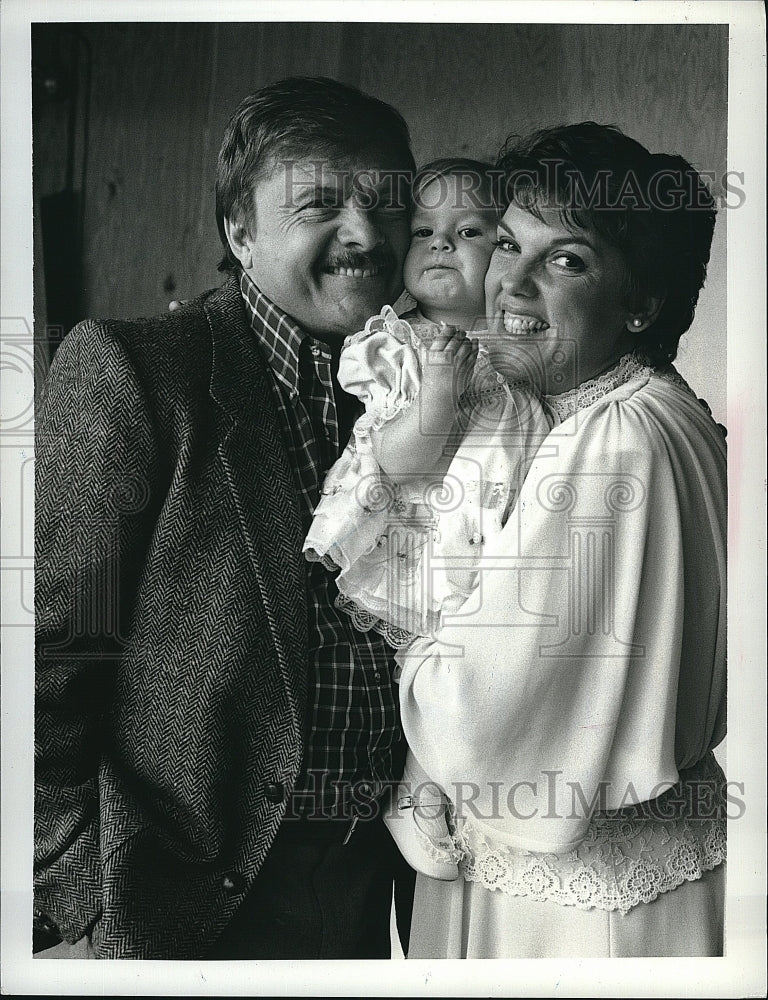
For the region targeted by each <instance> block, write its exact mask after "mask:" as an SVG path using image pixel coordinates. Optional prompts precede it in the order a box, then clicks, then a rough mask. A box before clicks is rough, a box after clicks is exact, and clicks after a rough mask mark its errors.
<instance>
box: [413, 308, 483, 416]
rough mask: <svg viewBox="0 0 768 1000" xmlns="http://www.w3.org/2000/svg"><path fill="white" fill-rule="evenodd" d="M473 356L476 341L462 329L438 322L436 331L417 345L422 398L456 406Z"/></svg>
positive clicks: (474, 354) (472, 366)
mask: <svg viewBox="0 0 768 1000" xmlns="http://www.w3.org/2000/svg"><path fill="white" fill-rule="evenodd" d="M476 360H477V342H476V341H473V340H470V339H469V337H467V334H466V333H465V331H464V330H459V329H458V328H457V327H455V326H448V325H447V324H445V323H443V324H441V329H440V332H439V333H438V334H437V336H436V337H435V338H434V339H433V340H432V341H431V342H430V343H429V344H428V345H427V344H424V345H423V346H422V349H421V367H422V386H421V391H422V394H423V396H424V399H425V400H430V401H436V400H435V397H438V398H439V400H440V401H441V402H442V403H443V404H445V405H446V406H448V405H450V406H452V407H453V408H454V409H456V408H457V406H458V402H459V399H460V397H461V396H462V394H463V393H464V391H465V390H466V388H467V386H468V385H469V382H470V379H471V378H472V373H473V371H474V368H475V362H476Z"/></svg>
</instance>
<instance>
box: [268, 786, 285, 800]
mask: <svg viewBox="0 0 768 1000" xmlns="http://www.w3.org/2000/svg"><path fill="white" fill-rule="evenodd" d="M264 797H265V798H266V799H268V800H269V801H270V802H282V801H283V799H284V798H285V787H284V786H283V783H282V782H281V781H271V782H270V783H269V784H267V785H265V786H264Z"/></svg>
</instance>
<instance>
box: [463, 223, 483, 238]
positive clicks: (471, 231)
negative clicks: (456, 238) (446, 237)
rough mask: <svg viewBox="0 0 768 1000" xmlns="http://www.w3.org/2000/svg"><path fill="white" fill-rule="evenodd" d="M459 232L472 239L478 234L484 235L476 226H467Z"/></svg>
mask: <svg viewBox="0 0 768 1000" xmlns="http://www.w3.org/2000/svg"><path fill="white" fill-rule="evenodd" d="M459 234H460V235H461V236H463V237H464V238H465V239H468V240H472V239H474V238H475V237H476V236H482V235H483V233H482V230H480V229H477V228H476V227H475V226H465V227H464V228H463V229H460V230H459Z"/></svg>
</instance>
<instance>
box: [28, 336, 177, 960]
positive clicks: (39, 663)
mask: <svg viewBox="0 0 768 1000" xmlns="http://www.w3.org/2000/svg"><path fill="white" fill-rule="evenodd" d="M157 462H158V458H157V448H156V445H155V443H154V435H153V428H152V421H151V419H150V415H149V412H148V407H147V405H146V402H145V399H144V395H143V392H142V389H141V386H140V384H139V379H138V377H137V375H136V371H135V369H134V367H133V365H132V364H131V362H130V360H129V357H128V354H127V351H126V349H125V347H124V345H123V344H122V342H121V341H120V339H119V338H118V337H117V336H115V335H114V331H113V330H112V328H111V327H109V326H107V325H102V324H97V323H93V322H85V323H83V324H81V325H80V326H78V327H76V328H75V330H73V331H72V333H70V335H69V336H68V337H67V338H65V340H64V342H63V343H62V345H61V347H60V348H59V351H58V352H57V355H56V357H55V359H54V363H53V366H52V368H51V372H50V375H49V378H48V382H47V385H46V389H45V393H44V395H43V399H42V401H41V407H40V411H39V412H38V416H37V440H36V473H35V475H36V499H35V503H36V519H35V547H36V581H35V583H36V597H35V618H36V667H35V669H36V699H35V879H34V888H35V909H36V911H37V912H38V913H40V914H43V915H45V917H47V918H49V919H50V920H52V921H53V922H54V923H55V924H56V925H57V927H58V929H59V931H60V933H61V934H62V936H63V937H64V938H65V939H66V940H68V941H76V940H78V939H79V938H80V937H82V936H83V934H85V933H86V932H88V931H89V930H90V929H91V928H92V927H93V925H94V924H95V922H96V921H97V920H98V917H99V914H100V909H101V848H100V823H99V769H100V761H101V760H102V759H103V756H104V754H105V752H106V748H105V737H104V733H105V726H104V723H105V720H106V719H107V717H108V713H109V708H110V698H111V692H112V690H113V686H114V682H115V677H116V675H117V673H118V670H119V663H120V657H121V655H122V652H123V650H124V648H125V643H126V637H127V634H128V628H129V617H130V607H131V602H132V595H133V593H134V590H135V580H136V574H137V573H138V572H139V571H140V565H141V562H142V560H141V557H140V552H141V546H142V545H144V544H146V541H145V539H146V533H147V530H148V524H150V523H151V518H150V517H149V516H148V512H149V508H150V506H151V489H150V484H152V483H153V482H155V480H156V474H157Z"/></svg>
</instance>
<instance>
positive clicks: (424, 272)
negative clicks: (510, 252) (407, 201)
mask: <svg viewBox="0 0 768 1000" xmlns="http://www.w3.org/2000/svg"><path fill="white" fill-rule="evenodd" d="M467 188H468V185H467V179H466V178H462V177H453V176H449V177H437V178H435V180H433V181H430V182H429V184H427V185H426V186H425V187H424V188H422V189H421V191H420V192H419V196H418V202H419V204H417V206H416V209H415V211H414V215H413V218H412V220H411V247H410V250H409V251H408V256H407V257H406V258H405V267H404V271H403V278H404V281H405V287H406V288H407V289H408V291H409V292H410V294H411V295H412V296H413V297H414V298H415V299H416V301H417V302H418V303H419V307H420V308H421V311H422V313H423V314H424V315H425V316H426V317H427V318H428V319H434V320H436V321H438V320H441V319H442V320H445V322H447V323H454V324H455V325H457V326H461V327H463V328H464V329H483V328H484V327H485V326H486V321H485V291H484V282H485V272H486V271H487V270H488V263H489V261H490V259H491V253H492V252H493V248H494V245H495V240H496V223H497V220H498V215H497V213H496V211H495V209H492V208H488V207H483V206H484V205H487V203H488V202H489V201H490V196H489V193H488V192H487V191H486V192H484V191H482V190H481V191H479V192H478V191H474V192H472V191H468V190H467ZM477 202H480V206H479V207H477V206H476V203H477ZM473 203H475V204H473Z"/></svg>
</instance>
